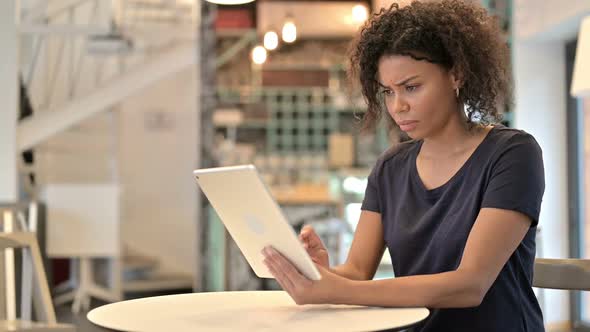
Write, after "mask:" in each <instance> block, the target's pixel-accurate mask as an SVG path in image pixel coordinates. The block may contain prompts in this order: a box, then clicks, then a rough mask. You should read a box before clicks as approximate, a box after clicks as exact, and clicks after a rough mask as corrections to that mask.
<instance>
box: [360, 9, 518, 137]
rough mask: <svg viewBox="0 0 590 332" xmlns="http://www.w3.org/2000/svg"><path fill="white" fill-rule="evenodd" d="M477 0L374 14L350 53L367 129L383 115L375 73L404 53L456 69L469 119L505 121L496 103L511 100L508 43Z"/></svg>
mask: <svg viewBox="0 0 590 332" xmlns="http://www.w3.org/2000/svg"><path fill="white" fill-rule="evenodd" d="M475 2H476V1H461V0H442V1H435V2H431V1H429V2H420V1H414V2H412V3H411V4H410V5H408V6H405V7H400V6H399V5H398V4H397V3H394V4H393V5H391V6H390V7H389V8H388V9H385V8H382V9H381V11H380V12H378V13H375V14H373V15H372V16H371V18H370V19H369V20H368V21H367V22H366V23H365V25H364V26H363V27H362V28H361V30H360V33H359V34H358V35H357V37H356V39H355V41H354V42H353V44H352V47H351V49H350V61H351V62H350V65H351V66H350V71H349V73H350V76H351V78H354V79H355V80H356V78H358V80H359V81H360V84H361V90H362V94H363V96H364V98H365V100H366V102H367V104H368V109H367V112H366V113H365V114H364V116H363V118H362V130H363V131H369V130H372V129H374V128H375V125H376V124H377V122H378V121H379V119H380V118H381V115H382V113H383V112H382V111H383V109H384V107H383V102H382V100H380V97H379V95H378V93H379V85H378V82H377V73H378V63H379V59H380V58H381V57H382V56H384V55H406V56H410V57H412V58H414V59H415V60H426V61H429V62H431V63H434V64H438V65H440V66H442V67H444V68H445V69H447V70H452V71H453V72H454V73H455V74H456V75H457V77H459V78H460V81H461V87H460V94H459V100H460V101H461V102H462V103H463V104H464V105H465V106H466V110H467V119H468V120H467V121H468V122H470V123H474V122H478V123H481V124H490V123H495V122H498V121H499V120H500V119H501V116H500V114H499V112H498V105H508V104H510V103H511V102H512V95H511V86H510V85H511V80H510V78H509V51H508V45H507V43H506V41H505V40H504V39H503V37H502V33H501V31H500V28H499V26H498V22H497V20H496V19H495V18H493V17H491V16H489V15H488V13H487V11H486V10H485V9H484V8H482V7H481V6H479V5H478V4H476V3H475ZM387 118H389V119H388V120H389V125H390V127H395V123H394V122H393V120H392V119H390V117H387Z"/></svg>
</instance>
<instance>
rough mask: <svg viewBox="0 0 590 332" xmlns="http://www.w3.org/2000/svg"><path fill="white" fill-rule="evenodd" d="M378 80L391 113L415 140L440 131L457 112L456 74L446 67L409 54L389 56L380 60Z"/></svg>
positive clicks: (454, 119)
mask: <svg viewBox="0 0 590 332" xmlns="http://www.w3.org/2000/svg"><path fill="white" fill-rule="evenodd" d="M378 66H379V68H378V81H379V85H380V88H381V90H380V91H381V92H380V93H381V95H382V97H383V99H384V101H385V106H386V107H387V112H388V113H389V115H390V116H391V117H392V118H393V120H394V121H395V122H396V123H397V124H398V125H399V127H400V128H401V130H403V131H404V132H406V133H407V134H408V136H410V137H411V138H413V139H423V138H426V137H431V136H434V135H436V134H437V133H440V132H441V130H443V129H444V128H445V127H446V126H447V125H448V124H449V123H450V122H451V121H457V120H459V121H460V119H461V117H460V113H459V112H458V111H457V99H456V95H455V88H456V87H457V86H458V85H457V82H456V80H455V78H454V75H452V74H451V73H450V71H448V70H446V69H445V68H443V67H442V66H439V65H436V64H433V63H430V62H428V61H418V60H414V59H413V58H411V57H409V56H403V55H387V56H382V57H381V59H379V64H378Z"/></svg>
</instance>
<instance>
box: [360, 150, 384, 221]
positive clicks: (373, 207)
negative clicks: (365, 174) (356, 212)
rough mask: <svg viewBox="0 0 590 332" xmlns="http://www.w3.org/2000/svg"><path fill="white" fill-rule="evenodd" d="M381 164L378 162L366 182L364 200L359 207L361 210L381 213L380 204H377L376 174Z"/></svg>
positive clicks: (377, 181)
mask: <svg viewBox="0 0 590 332" xmlns="http://www.w3.org/2000/svg"><path fill="white" fill-rule="evenodd" d="M380 165H381V163H380V162H378V163H377V165H375V167H373V170H372V171H371V174H369V178H368V181H367V189H365V198H364V199H363V203H362V205H361V210H367V211H373V212H377V213H381V204H380V203H379V197H380V195H379V180H378V176H377V174H378V173H379V168H380Z"/></svg>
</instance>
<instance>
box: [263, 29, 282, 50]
mask: <svg viewBox="0 0 590 332" xmlns="http://www.w3.org/2000/svg"><path fill="white" fill-rule="evenodd" d="M277 46H279V35H277V33H276V32H274V31H268V32H267V33H265V34H264V48H266V49H267V50H269V51H272V50H274V49H276V48H277Z"/></svg>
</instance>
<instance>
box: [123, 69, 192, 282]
mask: <svg viewBox="0 0 590 332" xmlns="http://www.w3.org/2000/svg"><path fill="white" fill-rule="evenodd" d="M195 102H196V98H195V78H194V72H193V71H191V70H188V71H186V72H183V73H180V74H178V75H176V76H174V77H170V78H169V79H166V80H163V81H161V82H160V83H158V84H155V85H154V86H152V87H150V88H148V89H146V90H145V91H142V93H140V94H137V95H136V96H134V97H131V98H129V99H128V100H126V101H125V102H123V103H122V104H121V111H120V112H121V113H120V115H121V118H120V133H119V135H120V136H119V142H120V152H119V165H120V172H121V173H120V178H121V182H122V187H123V197H124V199H123V202H122V211H121V213H122V219H123V221H124V222H123V235H122V237H123V239H124V240H125V242H126V243H127V244H128V245H129V246H131V247H132V248H134V249H137V250H140V251H141V252H144V253H148V254H150V255H153V256H154V257H157V258H160V259H162V261H161V263H162V264H163V265H165V267H166V269H168V270H174V271H180V272H185V273H188V274H193V273H194V271H195V262H196V260H195V257H196V256H197V254H198V253H197V252H196V251H195V248H196V245H195V241H196V239H195V234H197V232H196V230H195V228H196V220H197V217H196V213H197V207H196V192H197V187H196V183H195V182H194V181H193V178H192V170H193V169H194V168H195V160H196V159H195V154H196V151H197V138H196V134H197V129H196V126H197V116H198V114H197V112H196V111H195ZM157 117H160V119H161V120H160V121H158V120H155V119H156V118H157ZM153 121H155V122H156V123H154V122H153Z"/></svg>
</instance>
